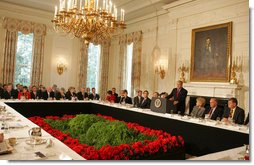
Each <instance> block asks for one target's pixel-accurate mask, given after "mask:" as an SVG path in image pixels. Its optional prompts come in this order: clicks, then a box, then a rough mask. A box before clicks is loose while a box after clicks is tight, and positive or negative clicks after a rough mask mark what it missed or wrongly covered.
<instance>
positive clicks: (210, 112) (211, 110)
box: [208, 108, 213, 116]
mask: <svg viewBox="0 0 254 165" xmlns="http://www.w3.org/2000/svg"><path fill="white" fill-rule="evenodd" d="M212 112H213V108H211V109H210V111H209V113H208V114H209V116H211V115H212Z"/></svg>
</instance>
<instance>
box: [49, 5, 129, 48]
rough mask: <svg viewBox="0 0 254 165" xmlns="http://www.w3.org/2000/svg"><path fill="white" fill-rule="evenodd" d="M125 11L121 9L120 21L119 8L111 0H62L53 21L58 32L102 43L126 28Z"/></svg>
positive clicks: (87, 41) (88, 41) (56, 8)
mask: <svg viewBox="0 0 254 165" xmlns="http://www.w3.org/2000/svg"><path fill="white" fill-rule="evenodd" d="M78 1H79V2H78ZM99 5H100V7H99ZM101 6H102V7H101ZM124 12H125V11H124V10H123V9H121V18H120V20H119V21H118V19H117V8H116V7H115V5H114V6H113V4H112V1H110V0H103V1H102V0H101V3H100V2H99V0H60V4H59V7H57V6H55V14H54V19H53V20H52V23H53V27H54V30H55V31H56V32H57V33H64V34H69V35H70V36H72V37H77V38H81V39H84V40H85V42H86V43H87V44H88V43H90V42H93V43H101V42H103V41H104V40H107V39H109V38H111V37H112V35H114V34H117V33H122V32H123V30H124V29H126V24H125V21H124Z"/></svg>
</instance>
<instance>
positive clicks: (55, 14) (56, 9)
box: [55, 6, 57, 17]
mask: <svg viewBox="0 0 254 165" xmlns="http://www.w3.org/2000/svg"><path fill="white" fill-rule="evenodd" d="M56 15H57V6H55V17H56Z"/></svg>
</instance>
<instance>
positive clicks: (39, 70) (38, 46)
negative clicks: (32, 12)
mask: <svg viewBox="0 0 254 165" xmlns="http://www.w3.org/2000/svg"><path fill="white" fill-rule="evenodd" d="M33 33H34V41H33V68H32V80H31V84H32V85H36V86H38V85H40V84H41V83H42V75H43V59H44V43H45V35H46V26H45V25H42V24H35V25H34V31H33Z"/></svg>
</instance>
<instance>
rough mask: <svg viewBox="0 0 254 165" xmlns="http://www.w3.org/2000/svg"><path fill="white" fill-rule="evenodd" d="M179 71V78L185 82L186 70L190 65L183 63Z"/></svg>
mask: <svg viewBox="0 0 254 165" xmlns="http://www.w3.org/2000/svg"><path fill="white" fill-rule="evenodd" d="M178 71H179V72H180V78H179V80H180V81H182V82H183V83H186V80H185V72H188V71H189V67H188V66H187V64H184V63H182V65H181V66H180V67H179V68H178Z"/></svg>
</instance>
